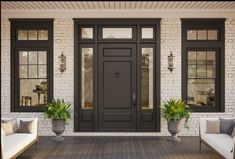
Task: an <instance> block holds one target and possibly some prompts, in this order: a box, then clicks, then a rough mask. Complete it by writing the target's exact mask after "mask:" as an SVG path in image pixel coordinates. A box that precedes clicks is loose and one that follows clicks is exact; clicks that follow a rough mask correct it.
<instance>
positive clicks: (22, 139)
mask: <svg viewBox="0 0 235 159" xmlns="http://www.w3.org/2000/svg"><path fill="white" fill-rule="evenodd" d="M36 137H37V136H36V134H23V133H22V134H21V133H15V134H14V135H9V136H5V137H4V138H3V144H4V152H3V153H4V158H11V157H12V156H14V155H15V154H16V153H17V152H19V151H20V150H22V149H23V148H24V147H25V146H27V145H28V144H29V143H30V142H32V141H33V140H34V139H36Z"/></svg>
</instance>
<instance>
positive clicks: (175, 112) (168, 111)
mask: <svg viewBox="0 0 235 159" xmlns="http://www.w3.org/2000/svg"><path fill="white" fill-rule="evenodd" d="M160 109H161V114H162V117H163V118H164V119H166V120H167V121H170V120H175V121H180V120H182V119H185V120H184V127H185V128H187V129H189V126H188V120H189V118H190V115H191V112H192V110H191V109H190V107H189V106H188V105H187V104H186V103H185V102H184V101H182V100H180V99H179V100H177V99H170V100H168V101H166V102H163V103H162V105H161V106H160Z"/></svg>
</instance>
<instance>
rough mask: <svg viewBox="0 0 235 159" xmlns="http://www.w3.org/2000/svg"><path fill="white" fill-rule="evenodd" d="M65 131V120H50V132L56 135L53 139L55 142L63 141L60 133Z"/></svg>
mask: <svg viewBox="0 0 235 159" xmlns="http://www.w3.org/2000/svg"><path fill="white" fill-rule="evenodd" d="M64 130H65V120H63V119H53V120H52V131H53V132H54V133H55V134H56V136H55V137H54V138H53V140H55V141H63V140H64V137H62V133H63V132H64Z"/></svg>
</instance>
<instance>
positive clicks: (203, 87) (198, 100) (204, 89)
mask: <svg viewBox="0 0 235 159" xmlns="http://www.w3.org/2000/svg"><path fill="white" fill-rule="evenodd" d="M188 104H193V105H197V106H204V105H208V106H215V80H211V79H189V80H188Z"/></svg>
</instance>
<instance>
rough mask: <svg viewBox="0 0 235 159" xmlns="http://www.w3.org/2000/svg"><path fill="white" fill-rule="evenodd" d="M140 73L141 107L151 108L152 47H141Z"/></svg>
mask: <svg viewBox="0 0 235 159" xmlns="http://www.w3.org/2000/svg"><path fill="white" fill-rule="evenodd" d="M141 74H142V82H141V90H142V91H141V92H142V95H141V101H142V109H153V48H142V51H141Z"/></svg>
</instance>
